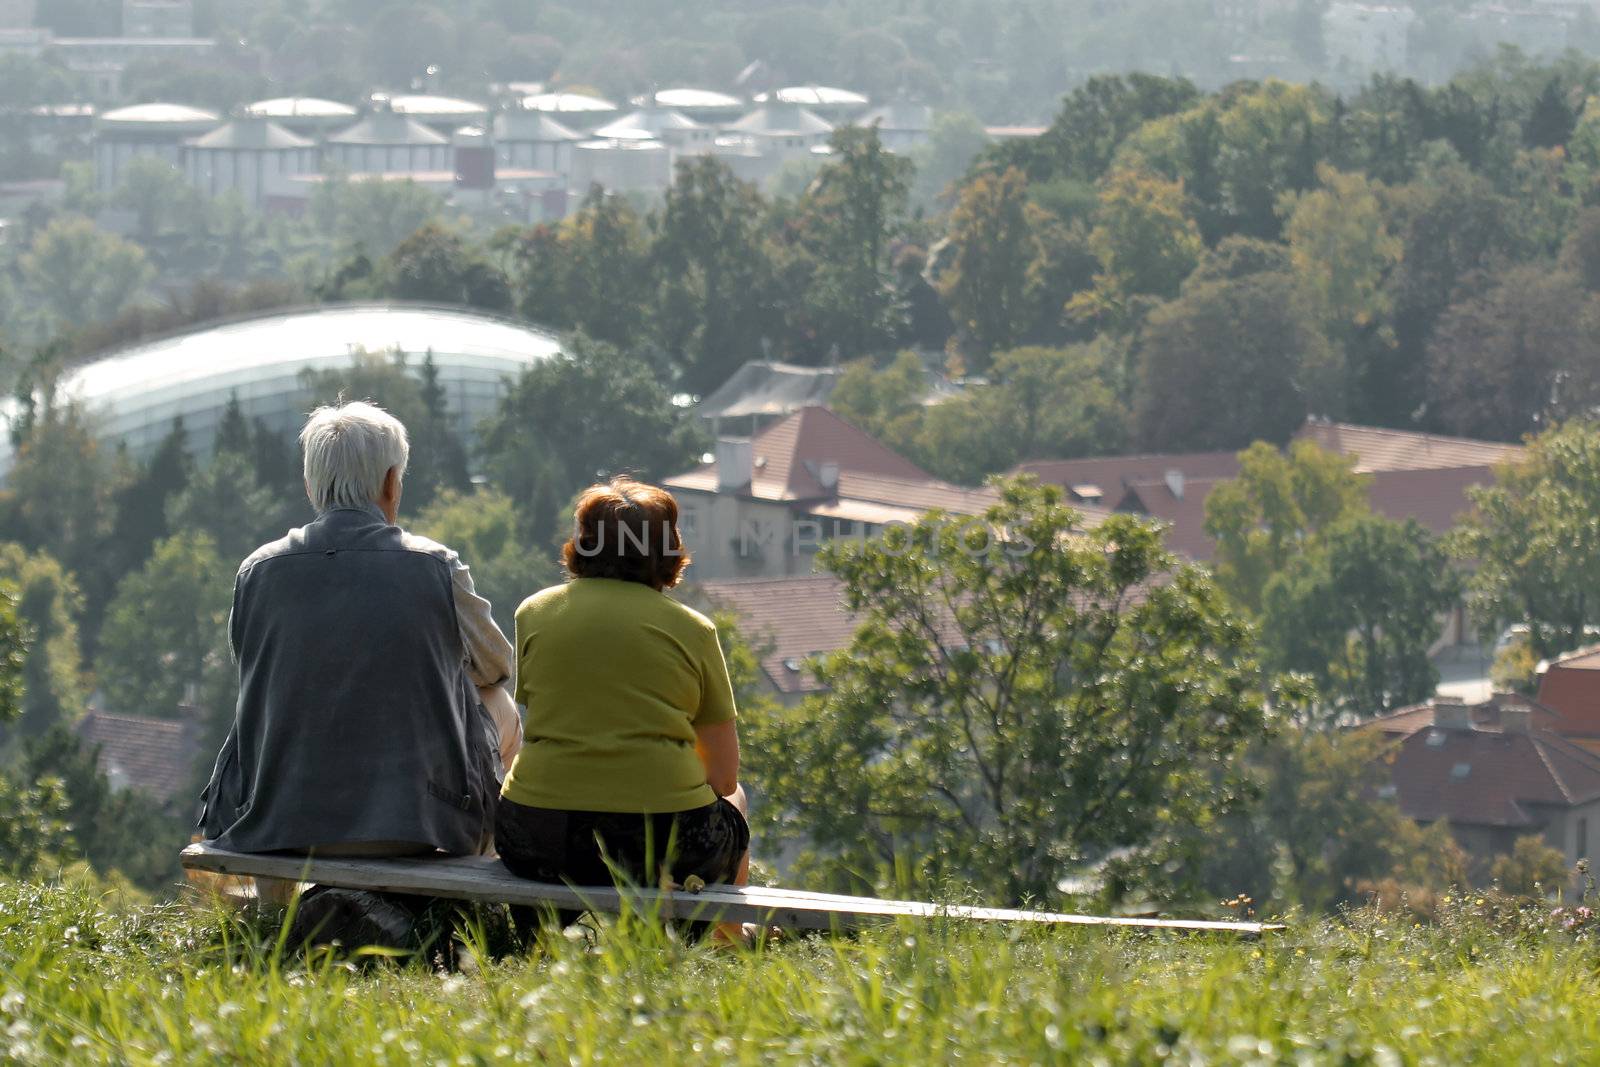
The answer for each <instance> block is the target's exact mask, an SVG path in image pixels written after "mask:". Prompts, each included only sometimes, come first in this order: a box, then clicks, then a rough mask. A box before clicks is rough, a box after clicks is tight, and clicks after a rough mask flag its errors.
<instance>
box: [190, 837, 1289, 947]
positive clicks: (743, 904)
mask: <svg viewBox="0 0 1600 1067" xmlns="http://www.w3.org/2000/svg"><path fill="white" fill-rule="evenodd" d="M182 860H183V866H184V867H185V868H186V869H189V870H197V871H210V872H213V873H215V874H223V875H235V876H251V877H266V878H282V879H285V880H288V881H302V882H314V883H316V884H318V885H328V886H338V887H340V888H344V889H367V890H373V891H376V892H383V893H409V894H414V895H421V896H434V897H445V898H449V899H452V900H468V901H480V902H485V903H501V904H520V905H528V906H531V907H543V906H549V907H555V908H563V909H568V910H573V911H595V912H603V913H607V914H613V915H614V914H618V913H620V912H622V911H623V910H625V909H626V910H634V911H639V912H643V913H647V914H659V915H661V916H662V917H663V918H671V919H696V920H703V921H717V922H754V923H765V924H768V925H773V926H784V927H789V928H791V929H797V930H834V929H841V930H843V929H853V928H856V927H860V926H863V925H865V924H867V923H870V922H876V921H882V920H886V919H893V918H925V919H934V918H950V919H967V920H975V921H980V922H1015V923H1046V924H1065V925H1077V926H1111V927H1129V928H1134V929H1147V930H1185V931H1191V932H1216V933H1227V934H1240V935H1246V936H1258V935H1260V934H1261V933H1263V932H1265V931H1270V930H1279V929H1282V927H1281V926H1273V925H1270V924H1264V923H1235V922H1209V921H1203V920H1193V919H1133V918H1115V917H1103V916H1094V915H1062V914H1057V913H1054V912H1038V911H1018V910H1015V909H1010V908H975V907H968V906H964V905H946V904H929V903H924V902H921V901H913V900H878V899H876V898H873V897H850V896H840V895H837V894H832V893H811V892H804V891H801V890H792V889H772V888H767V887H760V886H722V885H718V886H708V887H707V888H705V889H704V890H702V891H701V892H699V893H688V892H681V891H680V892H664V891H661V890H657V889H642V888H620V889H619V888H617V887H615V886H578V887H574V886H568V885H556V884H553V883H548V882H532V881H528V880H527V879H524V878H518V877H517V876H516V875H514V874H512V873H511V872H510V871H508V870H506V868H505V867H504V865H502V864H501V863H500V861H499V860H497V859H494V858H492V857H487V856H454V857H440V858H438V859H342V858H341V859H335V858H321V859H314V858H308V857H303V856H285V855H264V854H256V853H243V852H229V851H227V850H225V849H219V848H214V847H212V846H210V845H206V844H194V845H190V846H189V847H188V848H186V849H184V850H183V854H182Z"/></svg>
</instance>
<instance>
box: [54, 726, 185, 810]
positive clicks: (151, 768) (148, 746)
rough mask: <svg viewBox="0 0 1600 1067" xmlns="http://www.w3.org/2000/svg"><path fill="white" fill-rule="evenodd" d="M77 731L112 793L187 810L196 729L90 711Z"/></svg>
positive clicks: (76, 728)
mask: <svg viewBox="0 0 1600 1067" xmlns="http://www.w3.org/2000/svg"><path fill="white" fill-rule="evenodd" d="M74 729H75V730H76V732H77V735H78V737H79V739H80V740H81V741H82V742H83V744H84V747H85V748H87V749H89V750H91V751H93V752H94V753H95V759H96V762H97V764H98V765H99V768H100V773H101V774H103V775H105V776H106V780H107V781H108V782H110V783H111V788H112V789H116V790H122V789H131V790H134V791H135V792H139V793H143V794H145V795H146V796H148V797H150V798H151V799H153V800H155V801H156V802H158V803H159V804H161V805H162V806H163V807H165V808H168V809H170V810H174V811H176V810H180V809H182V808H184V807H185V806H186V805H188V804H189V802H190V800H191V799H192V798H191V797H190V796H189V793H190V791H191V790H193V789H194V787H195V781H194V778H195V761H196V760H197V759H198V758H199V756H200V727H199V724H198V723H196V722H194V721H192V720H190V719H153V718H146V717H144V716H139V715H112V714H110V713H108V712H104V711H93V710H91V711H89V712H88V713H87V714H85V715H84V716H83V718H81V719H79V720H78V724H77V726H76V727H75V728H74Z"/></svg>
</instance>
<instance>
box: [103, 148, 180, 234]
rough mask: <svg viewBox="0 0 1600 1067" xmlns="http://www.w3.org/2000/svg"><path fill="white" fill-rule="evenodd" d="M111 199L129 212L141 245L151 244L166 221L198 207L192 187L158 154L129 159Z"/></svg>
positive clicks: (175, 168)
mask: <svg viewBox="0 0 1600 1067" xmlns="http://www.w3.org/2000/svg"><path fill="white" fill-rule="evenodd" d="M111 200H112V202H113V203H114V204H116V205H117V206H118V207H120V208H123V209H124V210H126V211H131V212H133V216H134V220H135V222H134V233H135V235H136V236H137V238H138V241H139V243H140V244H141V245H143V246H144V247H145V248H150V247H151V246H152V245H153V244H154V243H155V240H156V238H157V237H158V236H160V234H161V231H162V229H163V228H164V226H165V225H166V223H167V222H168V221H169V220H172V219H178V218H181V217H183V216H185V215H193V214H195V213H197V212H198V211H199V210H200V202H199V201H200V198H199V195H198V194H197V193H196V192H195V190H194V187H193V186H191V185H190V184H189V183H188V182H187V181H185V180H184V178H183V174H182V173H181V172H180V171H179V170H178V168H177V167H175V166H173V165H172V164H171V163H169V162H167V161H166V160H165V159H162V158H161V157H160V156H148V155H141V156H135V157H134V158H133V159H131V160H129V161H128V165H127V166H126V167H125V168H124V169H123V171H122V180H121V182H119V183H118V185H117V188H116V189H115V190H114V191H113V192H112V194H111Z"/></svg>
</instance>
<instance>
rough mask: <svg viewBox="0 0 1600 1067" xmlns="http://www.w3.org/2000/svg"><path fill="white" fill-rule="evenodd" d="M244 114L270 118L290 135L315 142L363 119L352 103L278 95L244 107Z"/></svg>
mask: <svg viewBox="0 0 1600 1067" xmlns="http://www.w3.org/2000/svg"><path fill="white" fill-rule="evenodd" d="M244 113H245V114H246V115H252V116H255V117H257V118H264V119H271V120H272V121H273V122H276V123H277V124H278V125H279V126H282V127H283V128H284V129H286V130H288V131H289V132H290V133H295V134H299V135H300V136H301V137H309V138H311V139H312V140H316V139H317V138H319V137H322V136H323V135H325V134H329V133H332V132H333V131H335V130H340V129H344V128H345V127H347V126H349V125H351V124H352V123H354V122H355V121H356V120H357V119H358V118H360V117H361V113H360V112H359V111H357V110H356V109H355V108H353V107H351V106H350V105H349V104H341V103H338V102H337V101H334V100H322V99H320V98H318V97H315V96H278V97H274V98H273V99H271V100H257V101H256V102H255V103H253V104H247V105H245V109H244Z"/></svg>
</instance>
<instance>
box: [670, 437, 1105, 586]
mask: <svg viewBox="0 0 1600 1067" xmlns="http://www.w3.org/2000/svg"><path fill="white" fill-rule="evenodd" d="M716 447H717V451H716V453H715V458H714V459H713V460H712V462H710V463H706V464H702V465H701V466H699V467H697V468H695V469H694V470H692V471H687V472H685V473H683V474H679V475H676V476H674V477H671V478H667V479H665V480H664V481H663V483H662V484H663V485H665V486H667V487H668V488H669V489H671V490H672V491H673V494H674V495H675V496H676V497H677V498H678V504H679V509H680V514H679V521H680V526H681V527H682V529H683V535H684V541H685V542H686V544H687V546H688V549H689V553H690V556H691V558H692V559H693V560H694V564H693V570H692V571H691V572H690V577H691V579H692V580H694V581H707V580H711V579H725V578H780V577H785V576H792V575H805V574H810V573H812V571H813V569H814V559H815V556H816V552H817V549H818V548H819V547H820V546H821V545H822V544H824V543H825V542H827V541H829V540H832V539H835V538H865V537H871V536H873V535H875V534H877V533H879V532H880V531H882V530H883V529H884V528H885V527H886V526H890V525H894V524H909V523H912V522H915V521H916V520H917V519H918V518H919V517H920V516H921V515H922V514H923V513H924V512H927V511H930V510H932V509H935V508H937V509H940V510H943V511H945V512H948V513H949V514H952V515H979V514H982V513H983V512H984V511H985V510H987V509H988V508H989V507H991V506H993V505H994V504H995V503H996V502H997V500H998V494H996V493H995V491H994V490H993V489H990V488H988V487H981V488H976V489H973V488H967V487H965V486H959V485H953V484H951V483H949V482H946V481H942V480H940V479H938V478H935V477H933V476H932V475H931V474H929V473H927V472H926V471H924V470H922V469H921V468H920V467H918V466H917V465H916V464H914V463H912V462H911V461H910V460H908V459H906V458H905V457H904V456H901V455H900V454H899V453H897V452H895V451H894V450H893V449H891V448H889V447H888V446H887V445H885V444H883V443H882V442H881V441H879V440H877V438H875V437H873V436H872V435H871V434H869V433H867V432H866V431H864V430H861V429H859V428H858V427H856V426H853V425H851V424H850V423H849V422H846V421H845V420H844V419H843V418H841V417H839V416H838V415H836V414H834V413H833V412H832V411H830V410H828V409H827V408H824V407H818V406H814V405H813V406H807V407H803V408H801V409H800V410H798V411H796V412H794V413H793V414H791V415H789V416H788V417H787V418H784V419H780V420H779V421H777V422H775V423H773V424H772V425H770V426H768V427H767V428H766V429H764V430H762V431H760V432H759V433H757V434H756V435H755V436H753V437H747V438H732V437H724V438H721V439H719V440H718V442H717V446H716ZM1084 510H1085V512H1086V515H1085V518H1086V521H1087V522H1090V523H1092V522H1095V521H1098V520H1099V518H1102V517H1104V515H1105V512H1104V511H1103V510H1101V509H1098V508H1088V509H1084Z"/></svg>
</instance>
